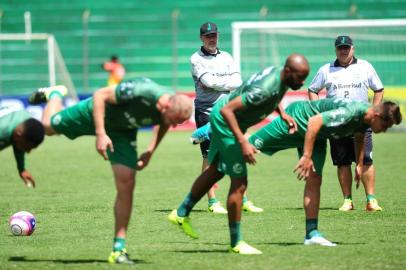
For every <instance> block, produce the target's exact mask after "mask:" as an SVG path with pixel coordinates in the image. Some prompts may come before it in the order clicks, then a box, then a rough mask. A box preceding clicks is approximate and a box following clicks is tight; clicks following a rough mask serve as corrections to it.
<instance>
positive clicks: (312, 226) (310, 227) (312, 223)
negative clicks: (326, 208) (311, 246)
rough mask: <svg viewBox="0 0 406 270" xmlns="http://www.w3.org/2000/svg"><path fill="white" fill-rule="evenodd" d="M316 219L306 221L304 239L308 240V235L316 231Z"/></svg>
mask: <svg viewBox="0 0 406 270" xmlns="http://www.w3.org/2000/svg"><path fill="white" fill-rule="evenodd" d="M317 224H318V219H317V218H313V219H306V239H310V235H309V234H310V233H311V232H312V231H314V230H316V231H317Z"/></svg>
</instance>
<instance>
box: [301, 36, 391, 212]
mask: <svg viewBox="0 0 406 270" xmlns="http://www.w3.org/2000/svg"><path fill="white" fill-rule="evenodd" d="M354 50H355V49H354V45H353V41H352V39H351V38H350V37H349V36H338V37H337V39H336V40H335V52H336V56H337V59H336V60H335V61H334V62H331V63H329V64H326V65H324V66H322V67H321V68H320V69H319V71H318V72H317V74H316V76H315V77H314V78H313V81H312V82H311V84H310V86H309V89H308V93H309V98H310V100H316V99H319V92H320V90H322V89H324V88H326V89H327V98H332V97H338V98H346V99H351V100H358V101H364V102H368V89H369V88H371V89H372V90H373V91H374V97H373V101H372V103H373V105H378V104H379V103H381V102H382V98H383V85H382V82H381V80H380V79H379V77H378V75H377V74H376V72H375V69H374V68H373V66H372V65H371V64H370V63H368V62H367V61H365V60H362V59H358V58H355V56H354ZM330 148H331V158H332V160H333V164H334V165H336V166H337V174H338V179H339V181H340V185H341V189H342V192H343V195H344V204H343V205H342V206H341V207H340V208H339V210H340V211H350V210H353V209H354V205H353V202H352V193H351V192H352V190H351V189H352V173H351V163H352V162H353V161H355V155H354V149H355V148H356V145H354V138H352V137H349V138H343V139H330ZM364 150H365V156H364V167H363V172H362V177H361V179H362V183H363V185H364V189H365V194H366V197H367V205H366V210H367V211H381V210H382V208H381V207H380V206H379V205H378V201H377V200H376V198H375V168H374V166H373V161H372V132H371V130H370V129H369V130H367V132H366V133H365V149H364ZM357 187H358V183H357Z"/></svg>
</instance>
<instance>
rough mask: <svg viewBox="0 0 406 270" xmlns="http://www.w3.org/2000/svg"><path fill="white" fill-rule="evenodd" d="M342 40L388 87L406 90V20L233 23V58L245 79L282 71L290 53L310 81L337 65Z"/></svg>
mask: <svg viewBox="0 0 406 270" xmlns="http://www.w3.org/2000/svg"><path fill="white" fill-rule="evenodd" d="M339 35H349V36H351V38H352V39H353V40H354V46H355V50H356V51H355V56H358V55H359V56H360V58H363V59H366V60H368V61H369V62H371V63H372V64H373V65H374V67H375V68H376V70H377V72H378V74H379V75H380V76H381V79H382V80H383V81H384V84H385V85H391V86H402V87H406V76H403V74H404V73H403V71H404V70H406V54H405V52H406V19H377V20H320V21H256V22H233V23H232V47H233V57H234V60H235V62H236V64H237V65H238V66H239V67H240V70H241V73H242V75H243V77H244V78H247V77H249V76H250V74H251V73H254V72H256V71H257V70H259V69H261V68H263V67H265V66H268V65H278V66H280V65H283V62H284V60H285V58H286V56H288V55H289V54H290V53H293V52H298V53H302V54H304V55H305V56H306V57H307V58H308V60H309V63H310V65H311V74H310V75H309V77H311V76H312V75H314V74H315V73H316V72H317V70H318V68H319V67H320V66H322V65H323V64H326V63H328V62H330V61H333V60H334V59H335V53H334V40H335V38H336V37H337V36H339Z"/></svg>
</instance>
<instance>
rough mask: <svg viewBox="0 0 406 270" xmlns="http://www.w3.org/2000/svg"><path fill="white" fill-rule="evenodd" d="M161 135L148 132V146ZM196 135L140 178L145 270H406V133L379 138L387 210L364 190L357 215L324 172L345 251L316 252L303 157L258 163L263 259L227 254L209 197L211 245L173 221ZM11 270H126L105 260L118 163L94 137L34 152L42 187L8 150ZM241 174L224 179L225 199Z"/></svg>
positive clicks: (193, 169)
mask: <svg viewBox="0 0 406 270" xmlns="http://www.w3.org/2000/svg"><path fill="white" fill-rule="evenodd" d="M150 136H151V134H150V133H149V132H141V133H140V134H139V147H138V148H139V151H140V152H141V151H142V150H143V149H145V146H146V145H147V143H148V142H149V139H150ZM188 136H189V133H186V132H185V133H184V132H173V133H170V134H168V136H167V138H166V139H165V140H164V141H163V142H162V145H161V146H160V148H159V149H158V151H157V152H156V154H155V155H154V157H153V159H152V161H151V163H150V165H149V167H148V168H147V169H146V170H145V171H142V172H140V173H139V174H138V176H137V177H138V179H137V187H136V191H135V203H134V210H133V216H132V219H131V223H130V228H129V235H128V250H129V252H130V254H131V256H132V258H134V259H136V260H137V263H138V264H137V265H136V267H137V269H175V268H180V269H206V270H207V269H317V270H321V269H368V270H371V269H406V256H405V254H406V213H405V212H406V211H405V210H406V174H405V168H406V165H405V164H406V157H405V154H406V136H405V134H396V133H389V134H383V135H378V136H375V137H374V140H375V152H374V159H375V164H376V168H377V183H376V189H377V195H378V198H379V201H380V203H381V205H382V206H383V207H384V211H383V212H381V213H367V212H365V211H364V207H365V197H364V195H363V191H362V190H361V188H360V190H357V191H354V203H355V207H356V210H355V211H353V212H351V213H341V212H339V211H337V210H336V209H337V207H338V206H339V205H340V204H341V202H342V197H341V191H340V188H339V185H338V180H337V179H336V174H335V168H334V167H333V166H332V165H331V161H330V158H329V157H328V158H327V163H326V166H325V171H324V183H323V186H322V200H321V211H320V218H319V220H320V222H319V227H320V229H321V231H322V232H323V233H324V234H325V235H326V236H327V237H328V238H329V239H330V240H332V241H335V242H337V243H339V245H338V246H337V247H335V248H327V247H315V246H312V247H305V246H303V237H304V213H303V209H302V196H303V182H298V181H297V180H296V178H295V175H294V174H293V173H292V169H293V168H294V166H295V164H296V162H297V158H296V153H295V150H289V151H283V152H280V153H278V154H276V155H275V156H273V157H267V156H262V155H260V156H258V164H257V165H256V166H255V167H250V174H249V175H250V178H249V184H250V185H249V197H250V198H251V199H252V200H253V201H254V202H255V203H256V204H257V205H258V206H261V207H263V208H265V212H264V213H262V214H244V216H243V222H242V224H243V226H242V231H243V235H244V239H245V240H246V241H247V242H248V243H250V244H252V245H253V246H255V247H257V248H259V249H261V250H262V251H263V252H264V254H263V255H261V256H239V255H234V254H229V253H227V249H228V243H229V237H228V228H227V219H226V217H225V216H221V215H220V216H215V215H212V214H208V213H207V212H206V203H207V199H206V198H204V199H203V200H202V201H201V202H200V203H199V204H198V205H197V207H196V208H195V211H194V212H192V218H193V223H194V225H195V227H196V229H197V230H198V231H199V233H200V239H198V240H191V239H188V238H186V237H185V236H184V235H183V234H182V233H181V232H180V230H179V229H178V228H175V226H173V225H171V224H169V222H168V221H167V220H166V216H167V215H168V214H169V212H170V210H171V209H173V208H175V207H177V206H178V205H179V203H180V202H181V201H182V200H183V198H184V196H185V195H186V194H187V192H188V191H189V189H190V186H191V184H192V182H193V181H194V179H195V177H196V176H197V175H198V174H199V168H200V165H201V164H200V163H201V159H200V151H199V149H198V146H192V145H189V144H188V142H187V138H188ZM0 164H1V166H0V168H1V169H0V188H1V193H0V194H1V195H0V269H86V270H87V269H118V268H123V267H124V268H126V267H125V266H114V265H113V266H111V265H109V264H107V263H105V261H106V259H107V257H108V255H109V252H110V249H111V245H112V237H113V214H112V209H113V202H114V196H115V190H114V182H113V177H112V173H111V170H110V166H109V164H108V163H107V162H105V161H104V160H103V159H102V158H101V157H99V156H98V154H97V153H96V151H95V149H94V138H92V137H87V138H80V139H77V140H75V141H69V140H67V139H65V138H64V137H55V138H47V141H46V142H45V143H44V145H42V146H41V147H40V148H39V149H37V150H35V151H33V153H31V154H30V155H28V156H27V165H28V168H29V170H30V171H31V172H32V174H33V175H34V176H35V177H36V180H37V188H36V189H28V188H25V187H24V185H23V184H22V182H21V180H20V179H19V177H18V175H17V172H16V169H15V162H14V158H13V155H12V151H11V149H6V150H4V151H2V152H0ZM228 185H229V179H228V178H224V179H223V180H222V181H221V182H220V189H219V190H218V192H217V195H218V198H219V199H220V200H221V201H222V202H223V203H225V200H226V193H227V190H228ZM20 210H27V211H31V212H33V213H34V214H35V216H36V217H37V222H38V224H37V229H36V231H35V233H34V234H33V235H32V236H30V237H14V236H11V234H10V232H9V228H8V223H7V221H8V217H9V216H10V215H12V214H13V213H14V212H17V211H20Z"/></svg>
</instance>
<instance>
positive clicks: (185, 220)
mask: <svg viewBox="0 0 406 270" xmlns="http://www.w3.org/2000/svg"><path fill="white" fill-rule="evenodd" d="M168 219H169V221H170V222H171V223H173V224H175V225H178V226H180V227H181V228H182V230H183V232H184V233H185V234H186V235H187V236H189V237H191V238H193V239H197V238H199V235H198V234H197V233H196V232H195V231H194V230H193V228H192V224H191V223H190V218H189V217H180V216H178V212H177V209H174V210H172V212H171V213H170V214H169V216H168Z"/></svg>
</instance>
